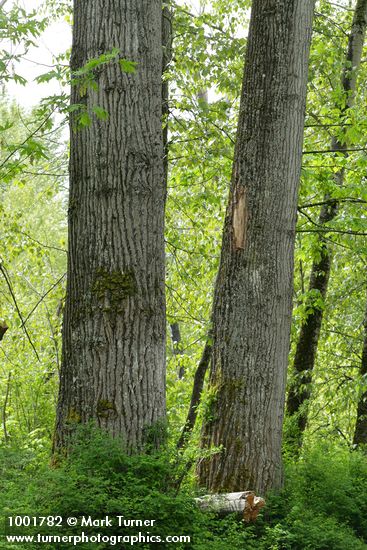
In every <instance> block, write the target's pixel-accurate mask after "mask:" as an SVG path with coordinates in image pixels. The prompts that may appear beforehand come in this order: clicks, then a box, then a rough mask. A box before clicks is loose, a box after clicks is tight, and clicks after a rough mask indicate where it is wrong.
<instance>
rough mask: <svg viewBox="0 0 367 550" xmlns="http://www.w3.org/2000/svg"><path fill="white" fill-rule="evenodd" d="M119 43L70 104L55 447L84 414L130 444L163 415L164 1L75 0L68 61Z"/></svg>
mask: <svg viewBox="0 0 367 550" xmlns="http://www.w3.org/2000/svg"><path fill="white" fill-rule="evenodd" d="M113 48H119V50H120V57H121V58H123V59H127V60H129V61H135V62H137V68H136V72H135V73H125V72H123V71H122V70H121V68H120V66H119V64H118V63H109V64H107V65H103V66H101V67H99V68H98V69H97V70H96V71H95V77H96V80H97V84H98V90H94V89H92V88H88V89H87V91H86V92H85V93H84V94H83V93H80V92H81V91H80V89H79V87H78V86H73V87H72V97H71V104H72V105H73V104H84V105H85V106H86V108H87V109H88V112H89V113H90V114H91V113H92V110H93V106H96V105H97V106H99V107H102V108H103V109H105V110H106V111H107V112H108V113H109V118H108V120H107V121H103V120H98V118H96V117H94V116H92V121H91V124H90V126H88V127H86V128H84V129H81V130H80V129H76V128H75V120H76V116H75V115H73V116H72V117H71V153H70V155H71V156H70V199H69V212H68V214H69V252H68V283H67V297H66V306H65V316H64V325H63V358H62V368H61V379H60V393H59V402H58V409H57V424H56V437H55V449H60V448H61V447H63V446H64V445H65V444H66V440H67V436H68V434H69V433H70V431H71V430H72V429H73V427H74V426H75V424H76V423H79V422H81V423H85V422H88V421H90V420H92V421H94V422H95V423H96V424H97V425H98V426H100V427H101V428H103V429H105V430H106V431H108V432H109V433H110V434H112V435H113V436H121V437H122V438H123V440H124V441H125V444H126V447H127V449H128V451H130V452H132V451H134V450H137V449H139V448H141V446H142V445H143V444H144V442H145V440H146V437H147V433H148V432H149V429H148V428H150V427H152V426H153V425H154V424H155V423H159V421H161V420H162V419H164V417H165V296H164V204H165V193H166V189H165V183H164V158H163V157H164V151H163V137H162V80H161V75H162V66H163V57H162V2H161V1H160V0H139V1H135V0H126V1H125V2H123V3H121V2H114V1H113V0H103V1H102V0H88V2H84V1H81V0H75V1H74V27H73V46H72V58H71V70H72V71H73V72H75V71H76V70H77V69H80V68H81V67H82V66H83V65H84V64H85V63H86V62H87V61H88V60H89V59H91V58H97V57H99V56H100V55H101V54H103V53H106V52H108V51H111V50H112V49H113Z"/></svg>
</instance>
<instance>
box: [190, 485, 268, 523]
mask: <svg viewBox="0 0 367 550" xmlns="http://www.w3.org/2000/svg"><path fill="white" fill-rule="evenodd" d="M195 501H196V503H197V505H198V506H199V508H201V509H202V510H204V511H208V512H215V513H217V514H219V515H220V516H226V515H227V514H236V513H237V514H241V515H242V517H243V520H244V521H245V522H246V523H250V522H251V521H255V520H256V518H257V516H258V515H259V512H260V510H261V508H263V507H264V506H265V500H264V499H263V498H261V497H257V496H256V495H255V493H254V492H253V491H239V492H237V493H223V494H214V495H205V496H203V497H199V498H196V499H195Z"/></svg>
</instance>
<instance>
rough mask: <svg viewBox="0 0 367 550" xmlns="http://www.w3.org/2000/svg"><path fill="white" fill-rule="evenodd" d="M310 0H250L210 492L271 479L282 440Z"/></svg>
mask: <svg viewBox="0 0 367 550" xmlns="http://www.w3.org/2000/svg"><path fill="white" fill-rule="evenodd" d="M313 8H314V2H313V0H273V1H269V0H266V1H264V0H254V1H253V4H252V14H251V23H250V30H249V36H248V44H247V54H246V61H245V73H244V81H243V90H242V98H241V106H240V116H239V123H238V132H237V140H236V148H235V157H234V165H233V173H232V181H231V188H230V197H229V204H228V208H227V215H226V220H225V224H224V234H223V243H222V253H221V261H220V268H219V274H218V277H217V283H216V289H215V294H214V305H213V352H212V358H211V366H210V378H209V396H210V397H209V399H210V406H209V411H208V413H207V418H206V419H205V421H204V425H203V430H202V447H203V448H210V447H213V446H215V447H217V446H222V447H223V449H222V450H221V451H220V452H216V453H215V454H213V455H212V456H211V457H209V458H207V459H202V460H201V461H200V462H199V464H198V468H197V471H198V476H199V482H200V484H202V485H205V486H206V487H207V488H208V489H209V490H211V491H228V492H231V491H235V490H242V489H244V488H246V489H249V490H255V491H258V492H259V494H264V493H265V492H266V491H268V490H270V489H275V488H277V487H279V486H280V485H281V481H282V469H281V439H282V423H283V409H284V397H285V383H286V372H287V358H288V352H289V338H290V323H291V311H292V287H293V249H294V238H295V227H296V216H297V197H298V184H299V176H300V167H301V155H302V141H303V126H304V114H305V100H306V86H307V76H308V56H309V45H310V39H311V26H312V15H313Z"/></svg>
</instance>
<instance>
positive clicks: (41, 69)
mask: <svg viewBox="0 0 367 550" xmlns="http://www.w3.org/2000/svg"><path fill="white" fill-rule="evenodd" d="M15 3H16V2H14V1H11V0H8V2H7V3H6V6H4V7H5V8H6V9H9V8H10V7H11V6H12V5H14V4H15ZM17 3H18V5H20V6H22V7H23V8H24V9H25V10H26V11H27V12H28V13H29V12H31V11H33V10H37V11H38V12H39V14H40V16H41V17H42V13H43V11H42V6H43V5H44V0H22V1H20V2H19V1H18V2H17ZM70 46H71V27H70V25H69V24H68V23H67V22H66V21H62V20H59V21H55V22H52V23H51V24H50V25H49V27H48V28H47V29H46V30H45V32H44V33H42V35H41V36H40V38H39V39H38V44H37V47H36V48H30V49H29V51H28V53H27V55H26V56H25V59H22V61H21V62H20V63H17V64H16V66H15V67H14V68H15V71H16V72H17V73H18V74H20V75H21V76H23V77H24V78H25V79H26V80H27V81H28V82H27V84H26V85H25V86H22V85H20V84H17V83H15V82H13V81H10V82H9V83H8V84H7V86H6V89H7V92H8V95H9V97H10V98H14V99H15V100H16V101H17V103H19V104H20V105H21V106H22V107H25V108H29V107H32V106H34V105H36V104H37V103H39V101H40V99H42V98H43V97H47V96H49V95H53V94H58V93H60V91H61V90H60V85H59V83H58V82H56V81H55V80H53V81H50V82H48V83H44V84H37V82H35V81H34V79H35V78H36V77H37V76H38V75H40V74H43V73H45V72H48V71H50V70H52V65H53V64H54V62H55V57H56V56H58V55H60V54H62V53H64V52H65V51H66V50H67V49H68V48H70Z"/></svg>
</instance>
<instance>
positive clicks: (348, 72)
mask: <svg viewBox="0 0 367 550" xmlns="http://www.w3.org/2000/svg"><path fill="white" fill-rule="evenodd" d="M366 25H367V0H358V1H357V4H356V9H355V13H354V18H353V23H352V28H351V33H350V36H349V41H348V49H347V54H346V60H345V61H346V62H345V68H344V70H343V75H342V87H343V91H344V94H345V106H343V108H342V109H341V111H340V122H341V124H343V121H344V118H345V116H346V114H347V111H348V109H349V108H350V107H351V106H352V105H353V102H354V93H355V88H356V81H357V74H358V68H359V65H360V62H361V57H362V50H363V44H364V39H365V34H366ZM331 149H332V150H335V151H339V152H341V153H343V154H344V155H345V156H347V149H348V143H347V141H346V140H344V141H343V140H340V139H336V138H334V139H333V140H332V142H331ZM335 181H336V183H337V185H339V186H342V185H343V183H344V170H343V169H341V170H340V171H339V172H338V173H337V174H336V175H335ZM324 201H325V202H326V204H324V205H323V206H322V208H321V211H320V216H319V221H318V223H319V225H320V226H323V225H325V224H327V223H329V222H331V221H332V220H333V219H334V218H335V217H336V216H337V214H338V202H337V200H334V201H330V196H329V195H326V196H325V197H324ZM319 245H320V249H321V250H320V260H319V261H315V262H314V263H313V265H312V269H311V276H310V283H309V292H310V296H314V292H315V291H317V292H318V293H319V295H320V296H321V298H322V300H323V302H324V301H325V298H326V295H327V289H328V283H329V278H330V271H331V266H332V250H331V247H330V244H329V243H328V241H326V240H325V239H324V238H323V236H322V233H321V234H320V237H319ZM312 300H313V298H312V297H311V298H310V303H309V306H310V308H307V309H310V310H312V312H311V313H309V314H308V316H307V319H306V320H305V321H304V323H303V325H302V327H301V331H300V335H299V338H298V341H297V347H296V352H295V357H294V362H293V372H294V375H295V377H294V380H293V382H292V384H291V386H290V389H289V393H288V399H287V413H288V415H290V416H291V417H294V418H295V419H296V426H295V429H294V427H293V428H292V433H290V434H289V435H288V439H289V443H291V444H292V446H293V448H294V451H295V452H298V451H299V449H300V447H301V444H302V434H303V432H304V430H305V428H306V425H307V416H308V401H309V399H310V396H311V385H312V372H313V369H314V366H315V361H316V354H317V347H318V342H319V336H320V331H321V325H322V317H323V310H322V308H318V307H315V308H312Z"/></svg>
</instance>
